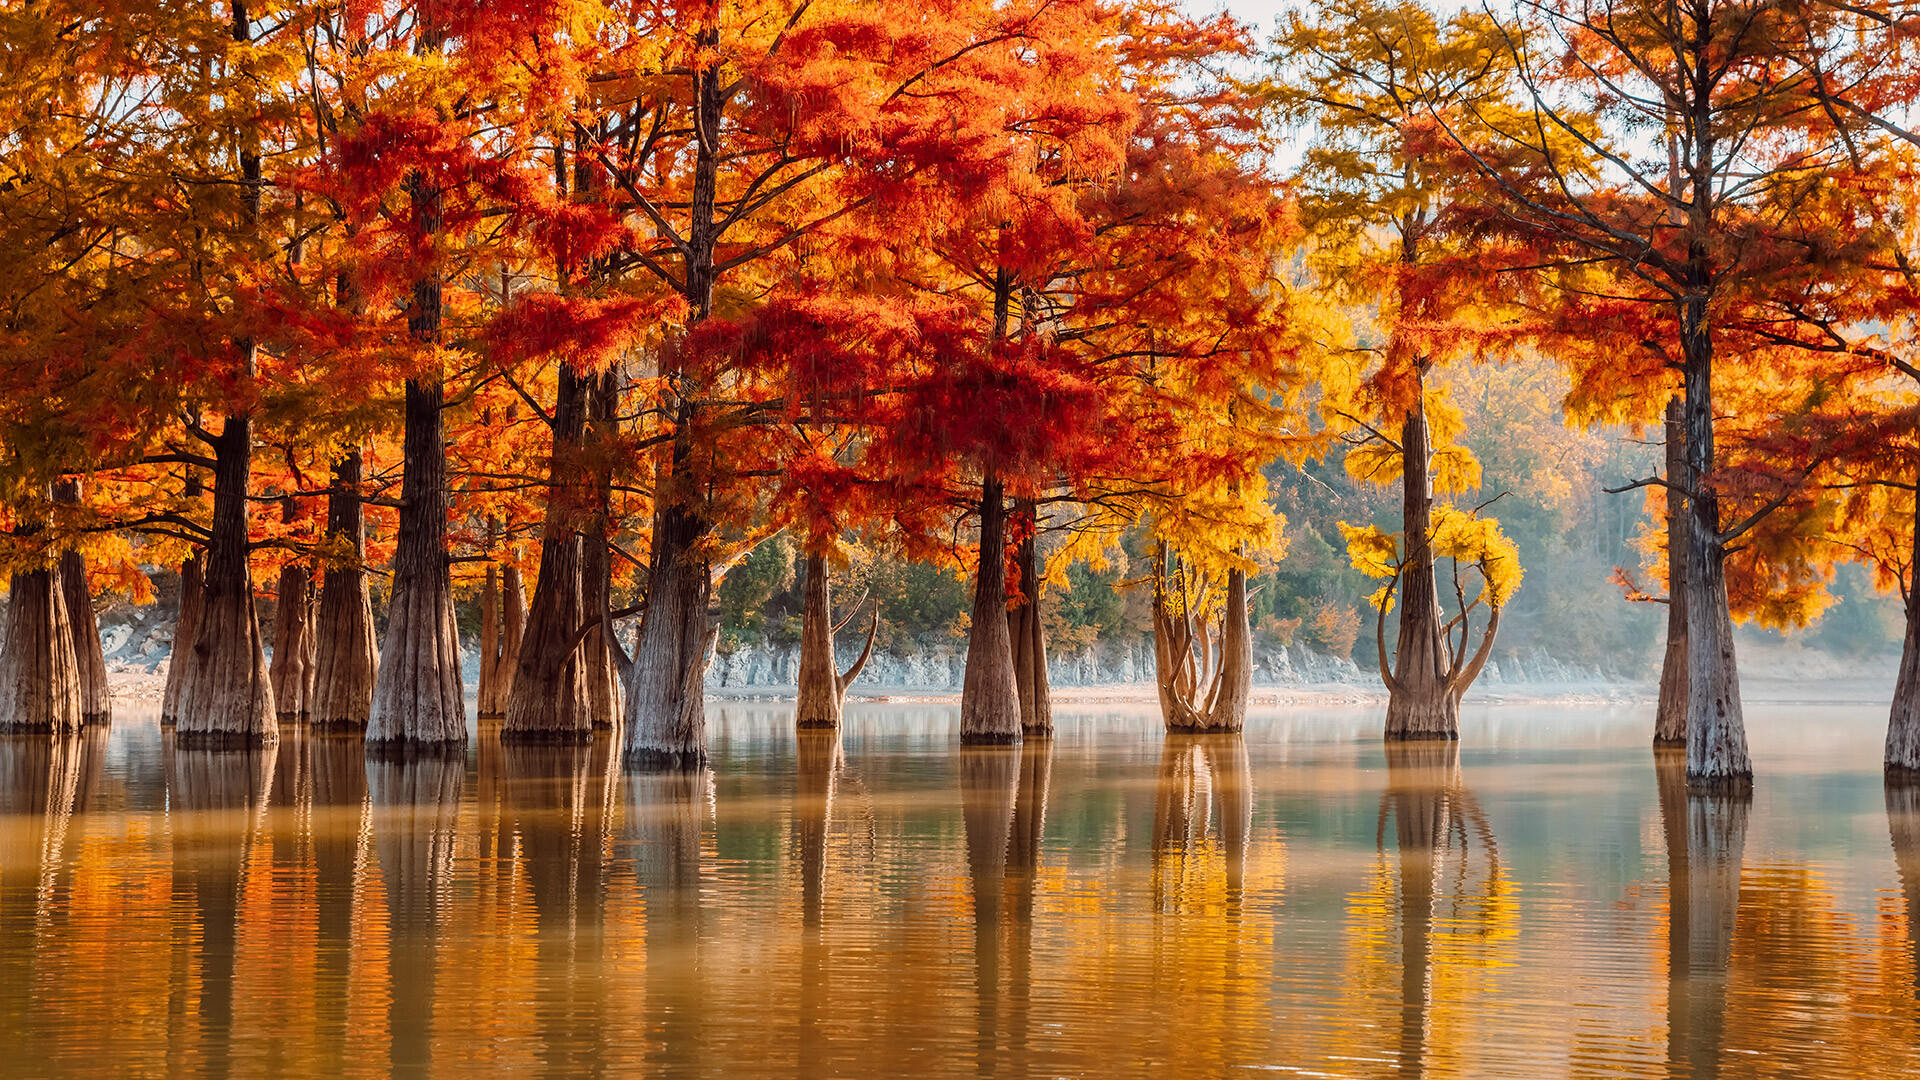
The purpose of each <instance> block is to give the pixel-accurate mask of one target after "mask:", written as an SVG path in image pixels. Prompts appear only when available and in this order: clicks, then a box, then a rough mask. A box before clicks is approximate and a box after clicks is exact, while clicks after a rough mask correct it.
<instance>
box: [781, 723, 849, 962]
mask: <svg viewBox="0 0 1920 1080" xmlns="http://www.w3.org/2000/svg"><path fill="white" fill-rule="evenodd" d="M794 741H795V750H796V756H795V767H794V794H793V818H794V831H795V833H796V834H798V836H799V838H800V917H801V921H802V923H804V924H805V925H807V926H819V925H820V921H821V916H822V914H823V909H824V907H825V904H826V893H827V833H828V831H829V830H830V829H832V827H833V795H834V785H835V782H836V780H837V779H838V778H839V775H840V764H841V755H840V733H839V732H838V731H832V730H819V729H816V730H802V731H800V732H798V733H797V734H796V736H795V740H794Z"/></svg>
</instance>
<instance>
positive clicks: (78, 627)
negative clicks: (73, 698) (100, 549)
mask: <svg viewBox="0 0 1920 1080" xmlns="http://www.w3.org/2000/svg"><path fill="white" fill-rule="evenodd" d="M53 500H54V501H55V502H59V503H67V504H69V505H76V506H77V505H79V502H80V481H79V480H76V479H67V480H61V481H60V482H59V483H57V484H55V485H54V486H53ZM60 591H61V594H62V596H63V597H64V598H65V600H66V603H67V623H68V625H69V626H71V627H72V628H73V658H74V662H75V663H76V664H77V665H78V667H79V671H80V722H81V723H83V724H105V723H109V722H111V721H112V719H113V694H112V692H111V691H110V690H108V688H107V658H106V654H105V653H104V651H103V650H102V649H101V647H100V620H99V618H98V617H97V616H95V615H94V612H93V589H92V587H91V586H90V585H89V584H88V582H87V559H86V556H84V555H82V554H80V552H79V551H78V550H77V549H74V548H68V549H67V550H66V551H65V552H63V553H62V554H61V556H60Z"/></svg>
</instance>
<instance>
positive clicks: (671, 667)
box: [626, 469, 719, 768]
mask: <svg viewBox="0 0 1920 1080" xmlns="http://www.w3.org/2000/svg"><path fill="white" fill-rule="evenodd" d="M675 471H676V472H678V469H676V470H675ZM710 530H711V525H710V524H709V523H708V522H706V521H705V520H703V519H702V518H701V517H700V516H699V515H697V514H695V513H694V512H693V511H691V510H689V509H688V508H686V507H684V506H681V505H679V504H678V503H676V502H673V501H670V500H665V499H662V500H660V502H659V505H658V509H656V510H655V512H654V518H653V553H652V557H651V558H650V559H649V562H648V567H647V580H648V582H649V586H648V589H647V610H646V613H645V614H644V615H642V616H641V619H640V641H639V644H638V645H637V646H636V647H635V650H634V657H633V664H632V666H631V668H630V669H629V670H630V672H631V674H630V677H629V682H628V685H627V749H626V761H627V764H629V765H634V766H639V767H644V768H659V767H668V768H682V767H684V768H695V767H699V766H702V765H704V764H705V762H706V758H707V714H706V695H705V682H706V672H707V665H708V664H709V663H710V662H711V657H712V651H713V643H714V638H715V636H716V635H717V634H718V633H719V627H718V626H717V625H716V624H714V623H713V621H712V620H711V619H710V618H708V616H707V603H708V601H709V600H710V598H711V596H712V592H713V574H712V570H711V568H710V566H709V564H708V562H707V559H706V557H705V556H704V555H702V554H701V553H700V552H699V546H698V545H699V541H700V540H701V539H702V538H703V537H705V536H706V534H707V533H708V532H709V531H710Z"/></svg>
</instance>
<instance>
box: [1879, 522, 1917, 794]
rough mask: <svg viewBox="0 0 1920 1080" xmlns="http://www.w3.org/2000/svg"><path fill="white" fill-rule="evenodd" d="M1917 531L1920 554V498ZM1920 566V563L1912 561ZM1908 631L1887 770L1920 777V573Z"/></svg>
mask: <svg viewBox="0 0 1920 1080" xmlns="http://www.w3.org/2000/svg"><path fill="white" fill-rule="evenodd" d="M1913 513H1914V520H1913V533H1912V536H1911V538H1910V540H1909V541H1908V542H1909V543H1910V544H1911V545H1912V548H1913V553H1914V555H1915V556H1916V557H1920V497H1917V498H1915V499H1914V502H1913ZM1908 565H1909V566H1920V562H1909V563H1908ZM1906 607H1907V631H1906V637H1905V640H1904V641H1903V642H1902V643H1901V646H1900V677H1899V679H1898V680H1897V681H1896V682H1895V683H1894V687H1893V708H1892V710H1891V712H1890V713H1889V714H1888V716H1887V752H1886V769H1887V773H1888V775H1889V776H1892V775H1894V774H1903V775H1904V776H1905V777H1906V778H1907V779H1909V780H1920V575H1915V578H1914V581H1913V583H1912V584H1910V585H1908V586H1907V604H1906Z"/></svg>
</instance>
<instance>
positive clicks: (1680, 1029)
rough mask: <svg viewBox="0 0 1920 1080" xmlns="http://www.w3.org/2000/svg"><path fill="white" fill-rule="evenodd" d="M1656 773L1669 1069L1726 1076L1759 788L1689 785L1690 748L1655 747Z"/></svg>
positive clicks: (1676, 1072) (1689, 1074)
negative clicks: (1706, 789)
mask: <svg viewBox="0 0 1920 1080" xmlns="http://www.w3.org/2000/svg"><path fill="white" fill-rule="evenodd" d="M1654 773H1655V778H1656V779H1655V782H1656V784H1657V786H1658V788H1659V796H1660V821H1661V825H1662V828H1663V831H1664V832H1665V834H1666V845H1667V895H1668V903H1667V1068H1668V1070H1669V1073H1670V1074H1671V1075H1674V1076H1685V1077H1695V1078H1700V1080H1705V1078H1708V1077H1714V1076H1718V1075H1720V1065H1721V1056H1722V1053H1723V1051H1724V1048H1725V1046H1726V1039H1727V1030H1726V1027H1727V984H1728V975H1729V968H1730V967H1731V964H1732V960H1733V934H1734V922H1735V915H1736V914H1737V913H1738V911H1739V908H1740V870H1741V862H1742V860H1743V856H1744V852H1745V849H1746V844H1747V819H1748V816H1749V814H1750V811H1751V809H1752V805H1753V793H1752V791H1751V790H1750V789H1742V790H1738V791H1734V792H1715V793H1702V792H1700V791H1698V790H1689V789H1688V786H1687V757H1686V751H1685V750H1683V749H1671V750H1670V749H1657V750H1655V751H1654Z"/></svg>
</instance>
